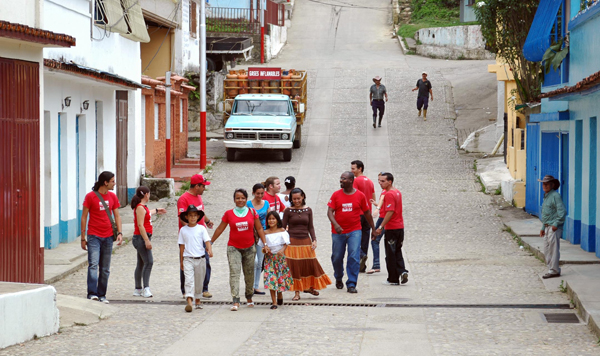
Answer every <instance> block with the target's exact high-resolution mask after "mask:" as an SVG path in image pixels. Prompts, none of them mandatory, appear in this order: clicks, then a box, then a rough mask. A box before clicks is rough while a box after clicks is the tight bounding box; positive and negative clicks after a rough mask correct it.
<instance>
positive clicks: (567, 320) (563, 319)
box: [544, 313, 579, 324]
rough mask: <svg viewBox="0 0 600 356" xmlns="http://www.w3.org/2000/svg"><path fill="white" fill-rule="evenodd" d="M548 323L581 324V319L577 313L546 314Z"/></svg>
mask: <svg viewBox="0 0 600 356" xmlns="http://www.w3.org/2000/svg"><path fill="white" fill-rule="evenodd" d="M544 317H546V321H547V322H548V323H553V324H554V323H560V324H579V318H578V317H577V314H575V313H544Z"/></svg>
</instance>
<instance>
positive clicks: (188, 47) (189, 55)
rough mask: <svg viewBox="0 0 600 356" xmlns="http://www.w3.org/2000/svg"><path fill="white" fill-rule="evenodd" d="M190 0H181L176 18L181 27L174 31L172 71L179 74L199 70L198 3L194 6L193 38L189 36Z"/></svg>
mask: <svg viewBox="0 0 600 356" xmlns="http://www.w3.org/2000/svg"><path fill="white" fill-rule="evenodd" d="M165 1H167V0H165ZM190 1H192V0H181V11H180V13H181V15H180V17H179V18H178V23H180V24H181V27H180V28H178V29H177V30H176V31H175V49H174V53H175V63H174V68H173V71H174V72H175V73H177V74H181V75H183V74H185V72H197V71H199V70H200V66H199V63H200V40H199V38H200V4H198V5H197V6H196V19H197V20H196V34H197V36H196V38H194V37H191V36H190V21H191V16H190V13H189V10H190ZM197 2H198V1H196V3H197Z"/></svg>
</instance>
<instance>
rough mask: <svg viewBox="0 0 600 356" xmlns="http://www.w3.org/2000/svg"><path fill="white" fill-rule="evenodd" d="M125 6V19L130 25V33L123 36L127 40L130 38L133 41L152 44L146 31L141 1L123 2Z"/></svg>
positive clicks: (124, 0) (129, 0)
mask: <svg viewBox="0 0 600 356" xmlns="http://www.w3.org/2000/svg"><path fill="white" fill-rule="evenodd" d="M122 1H123V6H124V7H125V18H126V19H127V23H128V24H129V28H130V29H131V31H130V32H128V33H126V34H123V35H122V36H123V37H125V38H129V39H130V40H132V41H137V42H144V43H148V42H150V36H149V35H148V30H147V29H146V22H145V21H144V15H143V14H142V7H141V6H140V0H122Z"/></svg>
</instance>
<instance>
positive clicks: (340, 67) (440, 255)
mask: <svg viewBox="0 0 600 356" xmlns="http://www.w3.org/2000/svg"><path fill="white" fill-rule="evenodd" d="M353 3H356V4H363V5H365V6H366V5H369V6H374V7H377V8H385V7H386V6H389V1H384V0H354V1H353ZM332 14H333V10H332V9H331V6H328V5H324V4H321V3H318V2H309V1H297V2H296V7H295V10H294V26H293V27H292V28H290V31H289V35H288V44H287V45H286V48H285V49H284V52H283V54H282V55H281V56H280V58H278V59H276V60H273V61H272V62H271V63H270V64H269V65H270V66H276V67H282V68H292V67H293V68H296V69H307V70H308V71H309V103H308V115H307V122H306V123H305V126H304V127H303V141H302V147H301V148H300V149H297V150H294V155H293V159H292V161H290V162H283V161H281V156H280V153H269V152H267V153H265V154H259V153H239V154H238V158H237V161H236V162H227V161H226V160H225V159H223V158H221V159H218V160H217V161H216V163H215V165H214V168H213V169H212V171H210V172H209V173H208V174H207V176H208V178H209V180H210V181H211V182H212V184H211V185H210V187H208V189H207V190H206V192H205V193H204V195H203V199H204V203H205V206H206V215H207V216H208V217H209V218H210V219H211V220H214V221H215V222H218V221H220V218H221V216H222V215H223V213H224V212H225V211H226V210H228V209H231V208H233V207H234V203H233V197H232V195H233V191H234V189H235V188H238V187H243V188H245V189H247V190H249V191H251V187H252V185H253V184H254V183H258V182H262V181H264V180H265V178H267V177H268V176H278V177H280V178H282V179H283V178H285V177H286V176H289V175H292V176H295V177H296V179H297V183H296V185H297V186H298V187H301V188H303V189H304V190H305V191H306V192H307V195H308V205H310V206H311V207H312V209H313V211H314V214H315V229H316V233H317V237H318V244H319V245H318V248H317V256H318V258H319V261H320V263H321V265H322V266H323V269H324V270H325V272H326V273H327V274H328V275H329V276H330V278H331V279H332V280H334V278H333V267H332V265H331V233H330V231H331V230H330V229H331V228H330V224H329V221H328V219H327V215H326V214H327V206H326V203H327V201H328V200H329V197H330V196H331V194H332V193H333V192H334V191H335V190H337V189H339V176H340V174H341V173H342V172H344V171H347V170H349V169H350V162H351V161H352V160H355V159H360V160H362V161H363V162H364V163H365V166H366V169H365V171H366V174H367V175H368V176H369V178H371V179H372V180H373V181H374V182H376V180H377V173H378V172H391V173H393V174H394V177H395V186H396V187H397V188H398V189H400V191H401V192H402V194H403V204H404V220H405V224H406V228H405V245H404V246H405V249H404V252H405V259H406V261H407V269H408V270H409V271H410V274H409V282H408V283H407V284H406V285H401V286H385V285H383V284H382V282H384V281H385V279H386V277H387V275H386V271H385V263H383V261H382V271H381V273H377V274H373V275H366V274H361V275H360V276H359V280H358V285H357V289H358V294H349V293H347V292H346V289H342V290H337V289H336V288H335V286H334V285H331V286H329V287H328V288H327V289H326V290H323V291H321V295H320V296H318V297H314V296H310V295H309V294H304V293H303V294H301V298H302V299H301V301H300V302H299V303H296V304H294V305H284V306H283V307H280V308H279V309H277V310H275V311H272V310H269V308H268V306H267V305H257V306H256V307H255V308H253V309H249V308H246V307H245V306H244V305H242V307H241V308H240V311H238V312H236V313H232V312H230V311H229V305H228V304H217V303H213V304H207V305H206V306H205V308H204V309H203V310H194V312H192V313H185V312H184V301H183V300H182V299H181V293H180V290H179V272H178V269H179V263H178V246H177V231H178V230H177V218H176V208H175V205H174V202H175V200H173V203H172V204H171V205H170V206H169V208H168V209H167V210H168V214H167V215H164V216H160V217H159V218H158V219H157V220H156V221H155V223H154V228H155V233H154V234H153V237H152V245H153V250H152V251H153V254H154V266H153V270H152V275H151V280H150V283H151V289H152V292H153V294H154V297H153V298H152V299H151V300H150V302H149V303H144V302H145V301H146V300H142V298H136V297H133V296H132V292H133V289H134V284H133V273H134V269H135V264H136V252H135V249H134V248H133V246H132V245H131V244H129V245H127V246H125V247H123V248H121V249H119V250H118V251H116V252H115V253H114V255H113V257H112V263H111V275H110V280H109V286H108V293H107V298H108V299H109V300H110V301H111V306H114V307H115V308H117V309H118V312H117V313H115V314H114V315H113V316H111V317H110V318H108V319H106V320H102V321H100V322H99V323H96V324H93V325H80V326H74V327H70V328H64V329H61V332H60V333H59V334H57V335H52V336H49V337H45V338H41V339H37V340H34V341H30V342H27V343H25V344H23V345H16V346H12V347H9V348H7V349H4V350H1V351H0V355H41V354H48V355H61V354H65V355H66V354H68V355H98V354H101V355H115V354H128V355H155V354H169V355H171V354H182V353H183V352H186V353H193V354H200V353H202V354H208V355H210V354H212V355H229V354H235V355H259V354H260V355H282V354H289V355H297V354H301V355H333V354H337V355H359V354H360V355H375V354H377V355H400V354H406V355H419V356H420V355H540V354H543V355H598V354H600V347H599V346H598V340H597V338H595V337H594V336H593V334H592V333H591V332H590V330H589V329H588V327H587V326H586V325H585V324H584V323H579V324H549V323H547V322H546V320H545V319H544V317H543V313H573V312H575V311H574V310H572V309H565V307H566V306H568V305H569V302H570V301H569V299H568V297H567V295H566V294H563V293H560V292H551V291H549V290H547V289H546V288H545V287H544V284H543V283H542V281H541V279H540V277H539V275H540V273H541V272H543V271H544V265H543V263H542V262H540V261H539V260H537V259H536V258H535V257H533V256H532V255H531V254H530V253H529V252H527V251H525V250H522V249H519V245H518V244H517V243H516V242H515V241H514V240H513V238H512V236H511V235H510V234H509V233H507V232H505V231H503V224H502V223H501V221H500V218H499V216H498V214H499V211H498V210H497V208H496V207H495V206H494V205H492V200H491V197H490V196H487V195H485V194H483V193H481V186H480V185H479V183H478V182H477V181H476V179H475V175H474V171H473V163H474V161H473V159H472V158H470V157H468V156H465V155H461V154H459V152H458V150H457V142H456V129H455V125H454V120H453V119H449V118H448V117H452V115H451V113H449V107H451V105H450V104H451V101H452V93H451V89H450V88H451V83H449V82H448V81H447V80H446V79H444V76H443V72H441V71H440V70H438V69H436V68H435V67H417V66H414V65H411V66H409V64H407V62H406V58H405V57H404V55H403V54H402V52H401V50H400V48H399V46H398V42H397V40H396V39H395V38H391V36H390V35H389V32H390V30H389V29H390V25H389V23H388V19H387V17H386V16H388V15H387V12H385V11H379V10H367V9H350V8H343V9H342V10H341V12H340V14H338V15H336V16H340V19H339V28H337V29H336V31H334V30H333V29H330V24H331V22H332V21H333V19H332V18H331V17H332V16H333V15H332ZM336 20H337V19H336ZM334 24H335V23H334ZM413 62H414V61H413ZM464 62H467V61H464ZM428 63H431V62H428ZM466 65H468V64H466ZM423 70H425V71H427V72H428V73H429V79H430V80H431V82H432V84H433V93H434V98H435V100H434V101H433V102H430V108H429V112H428V118H427V121H423V120H422V118H419V117H417V111H416V108H415V101H416V94H415V93H412V92H411V91H410V90H411V89H412V88H414V83H415V82H416V80H417V79H418V78H419V77H420V74H421V72H422V71H423ZM375 75H380V76H382V77H383V80H382V83H383V84H384V85H386V87H387V90H388V93H389V97H390V101H389V102H388V103H387V105H386V114H385V118H384V121H383V127H382V128H377V129H373V127H372V126H371V117H372V116H371V108H370V107H369V102H368V88H369V86H370V85H371V84H372V81H371V78H373V77H374V76H375ZM219 144H221V142H219ZM375 186H376V194H377V196H379V192H380V188H379V186H378V185H377V183H375ZM125 209H129V208H125ZM216 225H217V224H215V226H216ZM210 233H211V234H212V233H213V230H211V231H210ZM225 235H226V233H225ZM226 241H227V236H223V237H222V238H221V239H220V240H219V241H217V243H216V244H215V246H214V257H213V258H212V259H211V264H212V278H211V283H210V291H211V293H212V294H213V298H212V299H211V300H212V301H213V302H217V301H220V302H227V303H229V302H230V301H231V297H230V294H229V272H228V264H227V256H226ZM381 251H382V252H381V253H382V259H383V257H384V250H383V241H382V249H381ZM371 252H372V251H371V248H369V259H368V262H367V265H368V268H370V267H371V266H372V255H371ZM86 273H87V270H86V269H81V270H79V271H78V272H76V273H74V274H72V275H70V276H68V277H66V278H64V279H62V280H60V281H59V282H57V283H56V284H55V285H54V286H55V288H56V289H57V291H58V293H60V294H67V295H72V296H77V297H81V298H85V296H86ZM334 283H335V282H334ZM292 296H293V293H285V294H284V299H285V302H286V303H292V302H291V298H292ZM254 300H255V301H257V302H270V298H269V296H268V292H267V295H266V296H255V299H254ZM206 301H209V300H206ZM310 303H335V304H339V305H330V306H320V305H310ZM344 304H346V305H344ZM347 304H365V305H366V306H349V305H347ZM376 305H377V306H376ZM386 305H387V306H386ZM394 305H396V306H395V307H394ZM459 305H462V307H459ZM541 305H546V306H547V308H548V309H540V308H539V306H541ZM536 306H538V308H536Z"/></svg>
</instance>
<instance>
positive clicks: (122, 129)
mask: <svg viewBox="0 0 600 356" xmlns="http://www.w3.org/2000/svg"><path fill="white" fill-rule="evenodd" d="M116 99H117V105H116V106H117V116H116V117H117V172H116V175H117V197H118V198H119V203H120V204H121V206H125V205H127V92H126V91H121V90H118V91H117V98H116Z"/></svg>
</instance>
